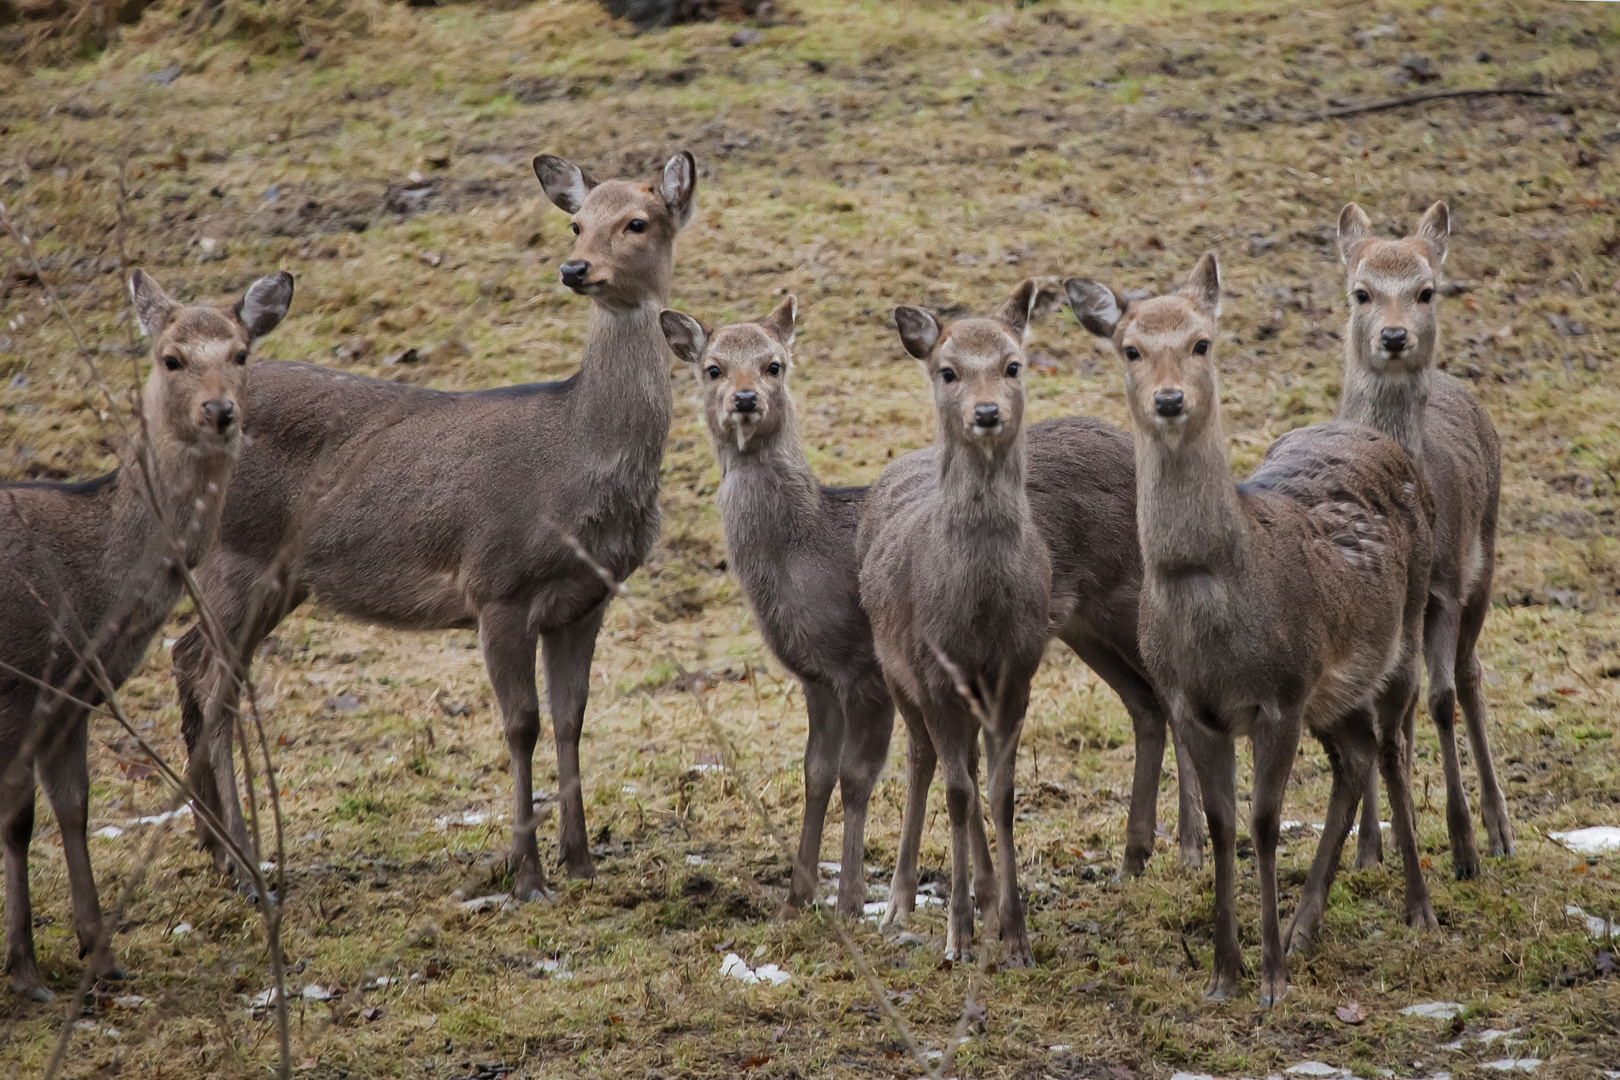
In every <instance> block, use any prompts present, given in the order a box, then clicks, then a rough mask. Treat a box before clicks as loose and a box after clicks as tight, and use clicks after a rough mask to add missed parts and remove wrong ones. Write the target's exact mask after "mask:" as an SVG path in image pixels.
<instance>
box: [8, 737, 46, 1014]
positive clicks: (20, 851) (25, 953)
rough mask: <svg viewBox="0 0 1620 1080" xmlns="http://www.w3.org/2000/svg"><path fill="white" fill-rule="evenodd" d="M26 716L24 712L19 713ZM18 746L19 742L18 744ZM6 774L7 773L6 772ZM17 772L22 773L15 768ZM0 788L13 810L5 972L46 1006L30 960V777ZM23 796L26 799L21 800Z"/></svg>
mask: <svg viewBox="0 0 1620 1080" xmlns="http://www.w3.org/2000/svg"><path fill="white" fill-rule="evenodd" d="M22 715H24V716H27V715H28V711H27V710H25V711H23V712H22ZM18 742H19V743H20V742H21V740H18ZM19 748H20V747H19V746H15V745H14V746H8V747H6V753H5V755H4V756H5V760H6V761H8V762H15V761H16V753H17V751H18V749H19ZM7 771H10V770H7ZM17 771H19V772H22V771H23V770H22V769H21V768H20V767H18V768H17ZM0 778H3V779H4V780H5V781H7V782H6V783H5V784H4V785H3V786H0V794H3V795H4V796H5V802H6V803H10V804H13V805H15V806H16V807H17V810H16V812H15V813H14V814H12V816H11V820H10V821H7V822H4V823H3V825H4V829H5V850H6V968H5V970H6V971H8V972H10V973H11V985H12V986H13V987H14V988H15V989H16V991H17V993H18V994H20V995H22V996H23V997H25V998H28V999H29V1000H30V1001H38V1002H46V1001H51V1000H52V999H54V998H55V997H56V995H55V994H53V993H51V992H50V990H49V989H47V988H46V986H45V980H44V979H42V978H40V974H39V961H38V960H37V959H36V958H35V956H34V908H33V903H32V899H31V897H30V896H29V893H28V844H29V841H31V840H32V839H33V836H34V774H33V770H32V769H28V770H27V771H26V775H24V776H15V777H14V776H3V777H0ZM25 796H26V797H25Z"/></svg>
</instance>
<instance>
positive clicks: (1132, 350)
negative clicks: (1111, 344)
mask: <svg viewBox="0 0 1620 1080" xmlns="http://www.w3.org/2000/svg"><path fill="white" fill-rule="evenodd" d="M1125 359H1127V360H1140V359H1142V354H1141V353H1140V352H1139V351H1137V348H1136V346H1135V345H1127V346H1125Z"/></svg>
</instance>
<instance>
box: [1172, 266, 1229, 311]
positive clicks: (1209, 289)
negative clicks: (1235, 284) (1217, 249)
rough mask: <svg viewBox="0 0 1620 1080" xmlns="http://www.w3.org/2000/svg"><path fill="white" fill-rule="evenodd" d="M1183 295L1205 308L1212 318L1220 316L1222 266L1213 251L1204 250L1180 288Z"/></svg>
mask: <svg viewBox="0 0 1620 1080" xmlns="http://www.w3.org/2000/svg"><path fill="white" fill-rule="evenodd" d="M1179 291H1180V293H1181V294H1182V295H1183V296H1186V297H1188V298H1189V299H1191V300H1192V301H1193V302H1194V303H1195V304H1197V305H1198V306H1199V307H1201V308H1203V309H1204V313H1205V314H1206V315H1208V316H1209V317H1210V318H1212V319H1215V318H1219V317H1220V314H1221V267H1220V263H1218V262H1216V260H1215V253H1214V252H1213V251H1206V252H1204V254H1203V256H1202V257H1201V258H1200V259H1199V260H1198V265H1197V266H1194V267H1193V271H1192V273H1191V274H1189V275H1188V277H1187V283H1186V284H1185V285H1183V286H1182V287H1181V289H1180V290H1179Z"/></svg>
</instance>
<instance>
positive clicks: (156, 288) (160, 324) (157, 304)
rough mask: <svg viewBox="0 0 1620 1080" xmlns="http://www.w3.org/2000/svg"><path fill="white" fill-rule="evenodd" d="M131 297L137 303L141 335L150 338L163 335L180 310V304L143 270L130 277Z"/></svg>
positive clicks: (136, 310) (137, 316)
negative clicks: (170, 320) (165, 327)
mask: <svg viewBox="0 0 1620 1080" xmlns="http://www.w3.org/2000/svg"><path fill="white" fill-rule="evenodd" d="M129 295H130V297H131V298H132V299H133V300H134V301H135V318H136V320H137V321H138V322H140V324H141V333H143V334H145V335H146V336H147V337H149V338H156V337H157V336H158V335H159V334H162V333H163V328H164V326H166V325H167V324H168V322H169V317H170V316H172V315H173V314H174V313H175V312H176V311H179V310H180V304H179V303H178V302H177V301H176V300H175V299H174V298H173V297H172V296H170V295H169V294H168V293H166V292H164V291H163V286H161V285H159V284H158V283H157V282H156V281H154V280H152V275H151V274H148V273H146V272H145V271H142V270H136V271H135V272H134V273H132V274H130V275H129Z"/></svg>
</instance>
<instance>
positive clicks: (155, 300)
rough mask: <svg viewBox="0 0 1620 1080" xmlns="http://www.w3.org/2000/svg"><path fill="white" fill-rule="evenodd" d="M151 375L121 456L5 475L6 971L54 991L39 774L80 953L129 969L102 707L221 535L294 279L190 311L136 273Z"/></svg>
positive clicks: (0, 671) (102, 972)
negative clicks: (45, 926)
mask: <svg viewBox="0 0 1620 1080" xmlns="http://www.w3.org/2000/svg"><path fill="white" fill-rule="evenodd" d="M129 288H130V294H131V295H132V297H133V298H134V305H135V314H136V317H137V318H138V319H139V321H140V325H141V328H142V330H143V331H144V332H145V333H146V335H147V336H148V337H150V338H151V339H152V354H151V355H152V373H151V375H149V376H148V377H147V380H146V388H145V390H144V392H143V396H142V399H141V414H142V415H141V417H140V424H139V427H138V429H137V430H136V431H135V432H134V442H133V445H131V446H129V447H127V448H126V452H125V453H124V455H122V461H121V464H120V467H119V468H117V469H115V470H113V471H112V472H110V473H108V474H106V475H105V476H100V477H97V478H96V479H94V480H86V481H83V482H81V483H55V482H36V483H16V484H5V485H3V486H0V611H4V612H5V616H4V618H0V663H3V665H4V666H3V667H0V762H4V763H5V764H4V766H3V767H0V828H3V829H4V832H5V852H6V855H5V862H6V968H7V970H9V971H10V972H11V978H12V983H13V985H15V986H16V988H17V991H18V992H19V993H21V994H24V995H26V996H27V997H30V998H32V999H34V1000H35V1001H49V1000H50V999H51V997H52V996H53V995H52V993H51V991H50V990H49V989H48V988H47V987H46V986H45V983H44V981H43V980H42V979H41V977H40V972H39V965H38V962H37V961H36V959H35V955H34V932H33V912H32V905H31V903H30V898H29V892H28V845H29V840H30V838H31V837H32V835H33V830H34V779H35V775H36V773H37V775H38V778H39V781H40V782H41V784H42V785H43V786H44V788H45V796H46V798H48V799H49V800H50V803H51V809H52V810H53V811H54V812H55V814H56V820H57V824H58V826H59V827H60V828H61V831H62V847H63V850H64V852H65V854H66V857H67V872H68V886H69V889H70V890H71V892H72V896H73V928H74V931H75V932H76V934H77V936H78V939H79V955H80V956H82V957H88V962H89V964H90V966H91V968H92V969H93V971H94V972H95V974H96V975H97V976H98V977H100V978H112V979H118V978H123V977H124V973H123V971H122V970H121V969H120V968H119V966H118V964H117V961H116V959H115V957H114V955H113V952H112V949H111V947H110V946H109V944H108V942H107V940H106V937H105V935H104V933H103V929H104V928H103V925H102V918H101V903H100V900H99V898H98V897H97V895H96V882H95V877H94V875H93V874H92V872H91V868H90V851H89V847H88V845H87V843H86V838H85V825H86V823H87V821H88V818H89V800H90V774H89V765H88V761H87V758H86V754H87V746H88V737H89V710H88V709H87V708H86V707H85V706H86V705H90V706H94V705H99V704H101V703H102V702H103V701H104V700H105V699H106V693H107V691H108V689H109V688H111V689H116V688H117V687H119V686H121V685H123V682H124V680H125V679H127V678H129V676H130V674H131V673H132V672H133V671H134V670H135V668H136V666H137V665H139V663H140V662H141V658H142V657H143V656H145V654H146V647H147V645H148V644H149V643H150V642H151V640H152V636H153V635H154V634H156V633H157V631H158V629H159V628H160V627H162V625H163V621H164V620H165V619H166V618H168V616H169V611H170V609H171V608H173V607H174V605H175V603H176V601H178V600H179V599H180V596H181V593H182V591H183V590H184V587H185V586H184V573H185V569H187V568H190V567H194V566H196V565H197V564H198V562H199V561H200V560H201V559H202V558H203V556H204V554H205V553H206V552H207V551H208V550H209V549H210V548H211V547H212V546H213V544H214V542H215V539H216V537H217V536H218V534H219V520H220V512H221V508H222V506H223V504H224V502H225V493H226V490H227V482H228V481H229V479H230V475H231V466H232V464H233V463H234V462H235V461H236V458H237V453H238V450H239V449H240V447H241V444H242V435H241V431H242V415H241V400H242V383H243V380H244V375H245V372H246V367H245V365H246V364H247V361H248V355H249V353H250V351H251V350H252V347H253V343H254V342H255V341H256V340H257V339H259V338H261V337H263V336H264V335H265V334H268V333H269V332H270V331H271V330H273V329H274V328H275V327H276V325H277V324H278V323H279V322H281V319H282V316H284V315H285V314H286V313H287V306H288V304H290V303H291V302H292V294H293V278H292V275H291V274H288V273H280V274H276V275H274V276H271V277H265V278H260V279H259V280H258V281H256V282H254V283H253V285H252V286H251V287H250V288H249V289H248V290H247V293H246V295H244V296H243V297H242V299H241V300H239V301H238V302H237V303H236V305H235V306H234V307H231V308H216V307H201V306H199V307H187V306H184V305H182V304H180V303H179V302H177V301H176V300H174V299H173V298H171V297H170V296H169V294H168V293H166V292H164V291H163V288H162V287H161V286H160V285H158V283H157V282H156V281H154V280H153V279H152V278H151V277H150V276H149V275H147V274H145V273H142V272H141V271H139V270H136V271H135V272H134V273H133V274H131V275H130V281H129Z"/></svg>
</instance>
